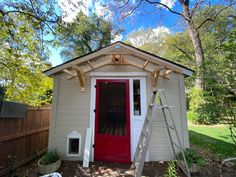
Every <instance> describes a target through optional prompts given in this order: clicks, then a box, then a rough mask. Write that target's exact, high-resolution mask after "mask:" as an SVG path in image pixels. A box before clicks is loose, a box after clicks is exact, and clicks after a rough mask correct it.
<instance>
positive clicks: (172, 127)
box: [167, 126, 175, 130]
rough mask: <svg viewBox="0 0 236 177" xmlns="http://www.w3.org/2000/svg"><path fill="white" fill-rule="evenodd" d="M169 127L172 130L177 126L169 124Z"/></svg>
mask: <svg viewBox="0 0 236 177" xmlns="http://www.w3.org/2000/svg"><path fill="white" fill-rule="evenodd" d="M167 127H168V128H169V129H171V130H175V127H174V126H167Z"/></svg>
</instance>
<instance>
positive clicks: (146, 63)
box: [143, 60, 149, 69]
mask: <svg viewBox="0 0 236 177" xmlns="http://www.w3.org/2000/svg"><path fill="white" fill-rule="evenodd" d="M148 63H149V61H148V60H146V61H145V63H144V65H143V69H145V68H146V66H147V65H148Z"/></svg>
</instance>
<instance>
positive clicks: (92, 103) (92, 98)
mask: <svg viewBox="0 0 236 177" xmlns="http://www.w3.org/2000/svg"><path fill="white" fill-rule="evenodd" d="M130 74H131V75H129V73H128V72H126V73H125V74H124V75H123V76H122V77H121V75H122V73H117V75H118V77H107V76H106V75H105V77H102V76H99V75H98V76H96V75H95V73H94V74H93V76H91V82H90V83H91V86H90V87H91V89H90V119H89V128H91V129H92V144H94V140H95V139H94V138H95V131H94V130H95V112H94V109H95V104H96V100H95V97H96V89H95V85H96V80H97V79H121V80H123V79H129V83H130V85H129V87H130V89H129V99H130V142H131V150H130V151H131V161H132V160H133V159H132V155H133V154H134V153H135V148H136V147H134V145H133V141H134V134H133V133H132V129H133V128H134V118H135V117H134V116H133V115H132V112H133V106H132V104H133V95H132V94H133V93H132V91H133V89H132V85H131V83H132V79H140V80H141V86H142V87H143V94H142V95H143V96H142V97H143V106H142V110H143V111H142V112H143V113H144V118H145V115H146V109H147V104H146V102H147V100H146V79H147V77H146V76H144V75H142V76H136V77H128V76H132V72H130ZM113 75H115V74H113ZM113 75H112V76H113ZM126 76H127V77H126ZM136 118H137V117H136ZM90 152H91V155H90V162H93V161H94V148H93V147H92V146H91V149H90ZM148 160H149V156H148V155H147V157H146V161H148Z"/></svg>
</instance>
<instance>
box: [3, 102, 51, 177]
mask: <svg viewBox="0 0 236 177" xmlns="http://www.w3.org/2000/svg"><path fill="white" fill-rule="evenodd" d="M50 115H51V108H50V107H49V106H47V107H29V108H28V110H27V117H26V118H14V119H13V118H11V119H8V118H1V119H0V176H2V175H4V174H6V173H8V172H9V171H11V170H14V169H15V168H16V167H19V166H21V165H23V164H25V163H27V162H28V161H30V160H32V159H34V158H35V157H37V153H43V152H45V151H46V149H47V146H48V134H49V123H50ZM9 157H15V159H16V161H15V162H14V161H13V158H9Z"/></svg>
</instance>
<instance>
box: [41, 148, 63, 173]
mask: <svg viewBox="0 0 236 177" xmlns="http://www.w3.org/2000/svg"><path fill="white" fill-rule="evenodd" d="M60 165H61V159H60V157H59V155H58V153H57V151H56V150H48V151H47V153H46V154H45V155H44V156H43V157H42V158H41V159H39V161H38V169H39V173H40V174H48V173H51V172H54V171H56V170H58V169H59V167H60Z"/></svg>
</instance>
